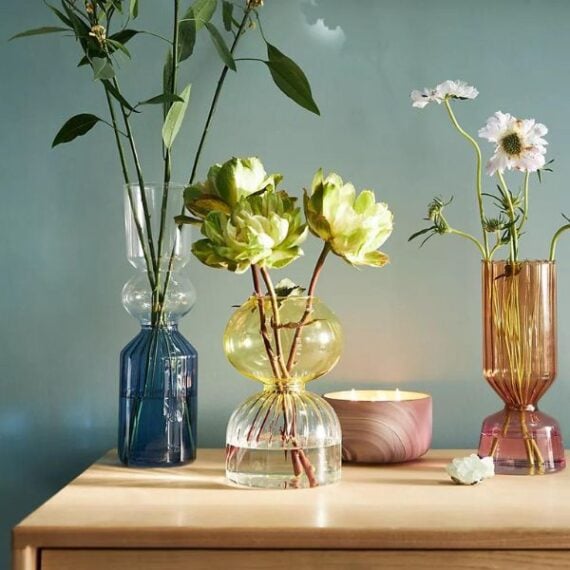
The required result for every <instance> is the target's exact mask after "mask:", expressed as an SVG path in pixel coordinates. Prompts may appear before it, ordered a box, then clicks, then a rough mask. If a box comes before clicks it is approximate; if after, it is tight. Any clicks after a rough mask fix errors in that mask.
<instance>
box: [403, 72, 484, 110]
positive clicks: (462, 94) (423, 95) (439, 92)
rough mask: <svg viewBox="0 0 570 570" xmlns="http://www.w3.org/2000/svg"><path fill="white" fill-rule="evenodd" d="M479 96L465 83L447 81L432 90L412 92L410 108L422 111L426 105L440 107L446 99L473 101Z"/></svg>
mask: <svg viewBox="0 0 570 570" xmlns="http://www.w3.org/2000/svg"><path fill="white" fill-rule="evenodd" d="M477 95H479V91H477V89H475V87H473V86H472V85H467V83H465V81H459V80H457V81H451V80H449V79H448V80H447V81H444V82H443V83H440V84H439V85H437V87H435V88H434V89H427V88H426V89H423V90H422V91H419V90H417V89H416V90H414V91H412V93H411V95H410V97H411V99H412V106H413V107H417V108H418V109H423V108H424V107H425V106H426V105H427V104H428V103H437V104H438V105H440V104H441V103H443V101H445V100H446V99H460V100H462V101H464V100H466V99H475V97H477Z"/></svg>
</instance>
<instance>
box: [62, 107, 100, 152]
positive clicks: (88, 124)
mask: <svg viewBox="0 0 570 570" xmlns="http://www.w3.org/2000/svg"><path fill="white" fill-rule="evenodd" d="M100 120H101V119H100V118H99V117H96V116H95V115H90V114H88V113H82V114H81V115H75V116H74V117H71V119H69V120H68V121H67V122H66V123H65V125H63V127H61V129H60V130H59V132H58V133H57V135H55V139H53V143H52V145H51V146H52V148H53V147H54V146H57V145H58V144H63V143H68V142H71V141H72V140H73V139H75V138H77V137H81V136H83V135H84V134H85V133H87V132H89V131H90V130H91V129H92V128H93V127H94V126H95V125H96V124H97V123H98V122H99V121H100Z"/></svg>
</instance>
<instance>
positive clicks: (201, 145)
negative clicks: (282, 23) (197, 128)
mask: <svg viewBox="0 0 570 570" xmlns="http://www.w3.org/2000/svg"><path fill="white" fill-rule="evenodd" d="M250 11H251V8H250V7H249V4H248V5H247V7H246V8H245V10H244V13H243V18H242V20H241V22H240V25H239V28H238V31H237V33H236V36H235V38H234V41H233V43H232V46H231V48H230V53H231V54H232V56H233V54H234V52H235V50H236V48H237V45H238V43H239V40H240V38H241V36H242V32H243V29H244V28H245V24H246V22H247V19H248V18H249V13H250ZM228 69H229V68H228V66H227V65H224V68H223V69H222V72H221V74H220V78H219V79H218V84H217V85H216V90H215V91H214V98H213V99H212V103H211V105H210V110H209V111H208V116H207V117H206V123H205V125H204V130H203V131H202V136H201V137H200V142H199V143H198V149H197V151H196V156H195V157H194V164H193V165H192V172H191V174H190V179H189V180H188V184H192V182H194V178H195V177H196V171H197V170H198V163H199V162H200V156H201V154H202V149H203V148H204V142H205V141H206V136H207V134H208V130H209V128H210V123H211V122H212V118H213V116H214V112H215V111H216V105H217V103H218V99H219V97H220V93H221V91H222V87H223V86H224V81H225V80H226V75H227V74H228Z"/></svg>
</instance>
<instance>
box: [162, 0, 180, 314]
mask: <svg viewBox="0 0 570 570" xmlns="http://www.w3.org/2000/svg"><path fill="white" fill-rule="evenodd" d="M179 4H180V3H179V0H174V29H173V31H172V69H171V72H170V76H171V82H170V86H169V89H170V92H171V93H172V94H174V93H176V83H177V81H176V75H177V72H178V11H179ZM171 162H172V156H171V150H170V147H166V149H165V154H164V178H163V182H164V186H163V188H162V204H161V207H160V229H159V231H158V267H159V270H160V266H161V261H162V240H163V239H164V230H165V226H166V211H167V209H168V193H169V183H170V176H171V167H172V164H171ZM165 286H166V285H165ZM159 313H160V314H159V320H160V317H161V316H162V303H160V302H159Z"/></svg>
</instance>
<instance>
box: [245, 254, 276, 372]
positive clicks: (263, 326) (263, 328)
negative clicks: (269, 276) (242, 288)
mask: <svg viewBox="0 0 570 570" xmlns="http://www.w3.org/2000/svg"><path fill="white" fill-rule="evenodd" d="M251 277H252V279H253V290H254V291H255V296H256V297H257V307H258V311H259V332H260V333H261V338H262V340H263V345H264V346H265V352H266V353H267V358H268V359H269V364H270V365H271V370H272V372H273V375H274V376H275V378H281V374H280V373H279V368H278V366H277V358H276V357H275V352H274V351H273V347H272V346H271V340H270V339H269V332H268V331H267V322H266V319H265V304H264V303H265V300H264V299H265V297H264V295H263V292H262V291H261V285H260V282H259V269H258V267H257V265H252V266H251Z"/></svg>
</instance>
